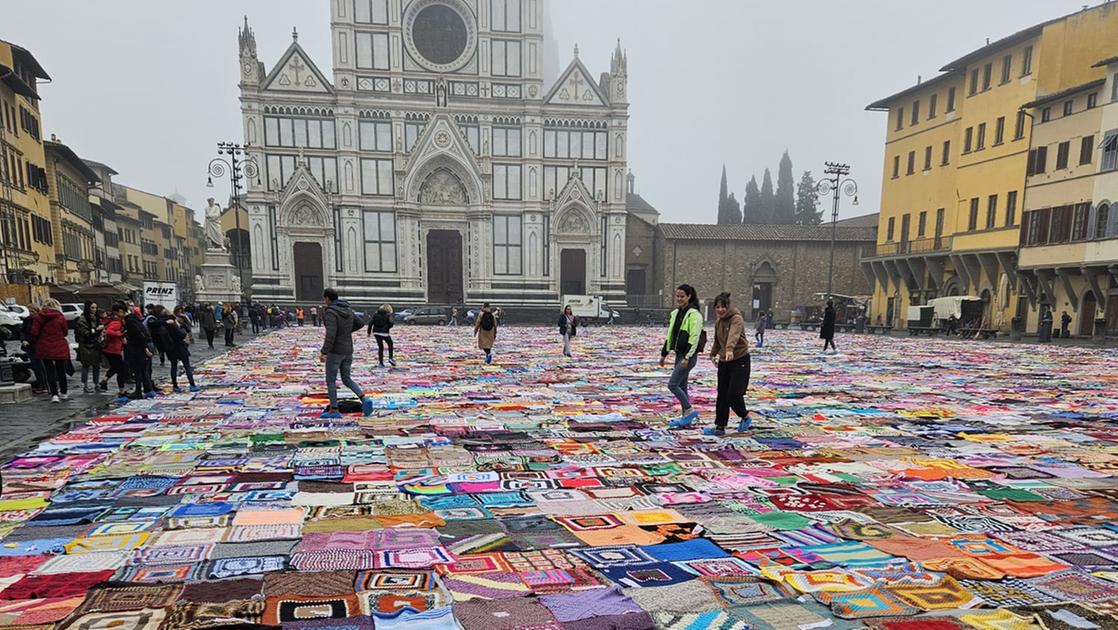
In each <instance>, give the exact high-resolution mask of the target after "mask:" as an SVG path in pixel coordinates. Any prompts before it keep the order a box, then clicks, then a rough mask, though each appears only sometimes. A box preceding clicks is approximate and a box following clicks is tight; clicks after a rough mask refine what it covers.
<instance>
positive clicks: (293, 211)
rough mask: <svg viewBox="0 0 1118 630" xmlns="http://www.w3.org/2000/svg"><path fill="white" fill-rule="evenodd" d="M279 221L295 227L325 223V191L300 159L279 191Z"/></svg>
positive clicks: (321, 225) (307, 226)
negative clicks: (280, 191) (280, 200)
mask: <svg viewBox="0 0 1118 630" xmlns="http://www.w3.org/2000/svg"><path fill="white" fill-rule="evenodd" d="M280 199H282V200H283V201H282V202H281V203H280V208H279V222H280V223H281V224H284V225H291V226H295V227H303V228H310V227H319V228H321V227H324V226H325V225H326V224H327V221H328V217H327V216H326V207H327V203H326V192H325V191H323V190H322V187H321V186H319V185H318V182H317V181H315V179H314V175H312V174H311V172H310V171H309V170H308V169H307V165H306V164H305V163H303V162H302V161H300V162H299V164H298V166H297V167H296V168H295V173H294V174H293V175H292V176H291V179H290V180H288V182H287V185H286V186H284V187H283V192H282V193H280Z"/></svg>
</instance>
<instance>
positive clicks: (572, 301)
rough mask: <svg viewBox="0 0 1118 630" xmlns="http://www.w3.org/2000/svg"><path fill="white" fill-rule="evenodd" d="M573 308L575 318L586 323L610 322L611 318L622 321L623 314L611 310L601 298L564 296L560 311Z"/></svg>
mask: <svg viewBox="0 0 1118 630" xmlns="http://www.w3.org/2000/svg"><path fill="white" fill-rule="evenodd" d="M567 306H570V307H571V313H573V314H574V316H575V317H577V318H579V319H582V320H586V321H591V322H593V321H602V322H604V321H609V320H610V319H611V318H612V319H613V320H614V321H618V320H620V319H621V313H618V312H617V311H615V310H613V309H611V308H610V306H609V304H608V303H606V301H605V300H603V299H602V298H601V297H599V296H593V295H564V296H563V300H562V302H561V303H560V310H562V309H564V308H566V307H567Z"/></svg>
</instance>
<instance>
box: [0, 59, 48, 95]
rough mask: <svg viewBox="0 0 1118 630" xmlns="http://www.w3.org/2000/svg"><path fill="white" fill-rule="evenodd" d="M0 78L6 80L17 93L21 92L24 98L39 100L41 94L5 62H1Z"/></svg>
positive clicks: (6, 83)
mask: <svg viewBox="0 0 1118 630" xmlns="http://www.w3.org/2000/svg"><path fill="white" fill-rule="evenodd" d="M0 80H2V81H4V84H5V85H7V86H8V87H9V88H10V89H11V90H12V91H13V92H15V93H16V94H19V95H20V96H22V97H24V98H29V99H32V100H36V101H37V100H39V95H38V94H37V93H36V92H35V90H34V89H33V88H32V87H31V86H30V85H27V82H26V81H24V80H23V79H21V78H19V75H18V74H16V72H15V70H13V69H11V68H9V67H8V66H5V65H3V64H0Z"/></svg>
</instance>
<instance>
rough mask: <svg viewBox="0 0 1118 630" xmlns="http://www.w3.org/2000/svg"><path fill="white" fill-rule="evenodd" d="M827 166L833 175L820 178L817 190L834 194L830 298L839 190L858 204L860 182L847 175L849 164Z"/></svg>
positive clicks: (829, 279)
mask: <svg viewBox="0 0 1118 630" xmlns="http://www.w3.org/2000/svg"><path fill="white" fill-rule="evenodd" d="M824 164H825V165H826V166H827V168H826V169H825V170H824V171H823V172H824V173H826V174H827V175H830V176H831V177H827V178H824V179H821V180H819V183H818V184H816V185H815V191H816V192H817V193H818V194H821V195H832V206H831V263H830V265H829V266H828V267H827V297H828V298H830V297H831V295H832V294H833V291H834V281H835V235H836V233H837V232H838V211H839V191H840V190H841V191H842V194H844V195H846V196H847V197H853V198H854V205H858V182H856V181H854V180H853V179H851V178H849V177H846V176H847V175H849V174H850V165H849V164H839V163H838V162H824Z"/></svg>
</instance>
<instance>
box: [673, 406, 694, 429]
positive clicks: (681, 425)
mask: <svg viewBox="0 0 1118 630" xmlns="http://www.w3.org/2000/svg"><path fill="white" fill-rule="evenodd" d="M698 419H699V412H698V411H695V410H694V409H692V410H691V413H689V414H687V415H685V416H681V417H679V418H676V419H675V420H672V421H671V422H669V423H668V428H669V429H690V428H691V423H692V422H694V421H696V420H698Z"/></svg>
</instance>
